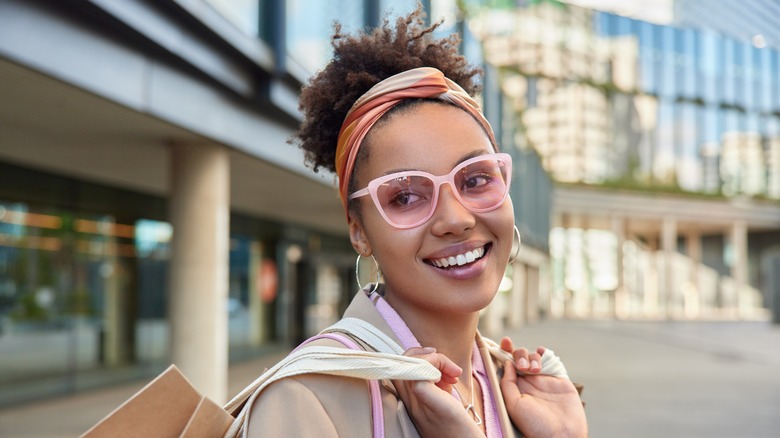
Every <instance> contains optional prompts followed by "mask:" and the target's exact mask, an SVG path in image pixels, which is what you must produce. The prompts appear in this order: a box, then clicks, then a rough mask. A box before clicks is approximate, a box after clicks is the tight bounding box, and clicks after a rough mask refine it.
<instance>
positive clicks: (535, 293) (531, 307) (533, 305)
mask: <svg viewBox="0 0 780 438" xmlns="http://www.w3.org/2000/svg"><path fill="white" fill-rule="evenodd" d="M526 278H527V286H526V287H527V289H526V290H527V293H526V294H525V309H526V312H525V314H526V321H528V323H529V324H534V323H536V322H538V321H539V269H538V268H537V267H535V266H528V267H527V268H526Z"/></svg>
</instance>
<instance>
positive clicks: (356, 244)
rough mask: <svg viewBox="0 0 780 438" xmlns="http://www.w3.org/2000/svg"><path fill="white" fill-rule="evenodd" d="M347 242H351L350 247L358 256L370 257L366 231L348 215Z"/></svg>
mask: <svg viewBox="0 0 780 438" xmlns="http://www.w3.org/2000/svg"><path fill="white" fill-rule="evenodd" d="M348 222H349V240H350V241H352V247H353V248H355V251H357V252H358V254H360V255H363V256H370V255H371V244H370V243H369V242H368V236H366V230H365V229H364V228H363V224H361V223H360V221H359V220H357V218H355V216H354V215H353V214H351V213H350V215H349V221H348Z"/></svg>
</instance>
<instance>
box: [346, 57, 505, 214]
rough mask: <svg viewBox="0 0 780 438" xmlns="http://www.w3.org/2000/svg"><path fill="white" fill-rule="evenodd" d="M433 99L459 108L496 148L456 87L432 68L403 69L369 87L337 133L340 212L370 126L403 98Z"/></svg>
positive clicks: (478, 114) (479, 113)
mask: <svg viewBox="0 0 780 438" xmlns="http://www.w3.org/2000/svg"><path fill="white" fill-rule="evenodd" d="M414 98H423V99H424V98H435V99H440V100H443V101H446V102H449V103H452V104H454V105H455V106H457V107H459V108H462V109H463V110H465V111H466V112H468V113H469V114H471V115H472V116H473V117H474V119H476V120H477V121H478V122H479V124H480V125H482V128H483V129H484V130H485V133H487V135H488V137H489V138H490V143H491V144H493V146H494V147H497V146H496V141H495V137H494V135H493V129H492V128H491V127H490V123H488V121H487V119H486V118H485V116H484V115H483V114H482V111H481V110H480V109H479V105H478V104H477V102H476V101H475V100H474V99H472V98H471V96H469V95H468V93H466V91H464V90H463V88H461V87H460V86H459V85H458V84H456V83H455V82H453V81H451V80H450V79H447V78H446V77H444V74H443V73H442V72H441V71H439V70H437V69H435V68H432V67H419V68H415V69H412V70H407V71H404V72H401V73H398V74H396V75H393V76H390V77H389V78H387V79H385V80H383V81H381V82H379V83H378V84H376V85H374V86H373V87H371V89H370V90H368V91H367V92H366V93H365V94H364V95H362V96H360V98H359V99H358V100H357V101H356V102H355V103H354V105H352V108H350V110H349V112H348V113H347V116H346V118H345V119H344V123H343V124H342V125H341V130H340V131H339V138H338V144H337V146H336V175H337V176H338V179H339V196H340V197H341V204H342V205H343V206H344V211H345V212H346V213H347V216H349V210H348V209H347V198H348V196H349V193H347V190H348V189H349V188H348V185H349V179H350V176H351V175H352V171H353V169H354V167H355V159H356V158H357V155H358V150H359V149H360V145H361V143H363V139H364V138H365V137H366V134H367V133H368V131H369V130H370V129H371V127H372V126H374V124H375V123H376V122H377V121H378V120H379V119H380V118H381V117H382V116H383V115H384V114H385V113H386V112H387V111H389V110H390V109H391V108H393V107H394V106H396V105H398V104H399V103H401V102H402V101H403V100H404V99H414Z"/></svg>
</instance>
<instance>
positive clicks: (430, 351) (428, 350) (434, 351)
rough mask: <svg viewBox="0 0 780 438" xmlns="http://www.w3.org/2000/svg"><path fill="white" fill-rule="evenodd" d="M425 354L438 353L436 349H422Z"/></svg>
mask: <svg viewBox="0 0 780 438" xmlns="http://www.w3.org/2000/svg"><path fill="white" fill-rule="evenodd" d="M422 351H423V353H436V349H435V348H433V347H422Z"/></svg>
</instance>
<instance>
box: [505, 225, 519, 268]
mask: <svg viewBox="0 0 780 438" xmlns="http://www.w3.org/2000/svg"><path fill="white" fill-rule="evenodd" d="M520 242H521V240H520V230H518V229H517V225H515V235H514V238H513V239H512V250H513V251H512V256H511V257H509V261H508V262H507V264H508V265H511V264H512V263H514V262H515V260H517V256H518V255H520Z"/></svg>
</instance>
